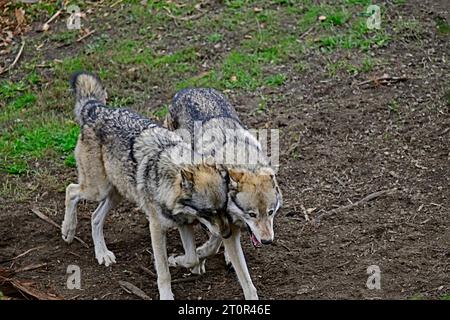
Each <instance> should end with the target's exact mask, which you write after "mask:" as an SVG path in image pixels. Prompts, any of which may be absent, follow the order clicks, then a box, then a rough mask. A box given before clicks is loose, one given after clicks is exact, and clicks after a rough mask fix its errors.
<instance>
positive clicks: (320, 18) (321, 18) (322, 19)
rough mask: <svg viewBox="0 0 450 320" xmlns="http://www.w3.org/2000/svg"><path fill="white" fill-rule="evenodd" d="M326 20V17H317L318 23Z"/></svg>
mask: <svg viewBox="0 0 450 320" xmlns="http://www.w3.org/2000/svg"><path fill="white" fill-rule="evenodd" d="M326 19H327V17H325V16H319V21H325V20H326Z"/></svg>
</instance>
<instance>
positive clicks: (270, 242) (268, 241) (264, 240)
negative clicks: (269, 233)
mask: <svg viewBox="0 0 450 320" xmlns="http://www.w3.org/2000/svg"><path fill="white" fill-rule="evenodd" d="M272 242H273V240H272V239H261V243H262V244H272Z"/></svg>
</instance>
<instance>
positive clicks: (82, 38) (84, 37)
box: [77, 30, 95, 42]
mask: <svg viewBox="0 0 450 320" xmlns="http://www.w3.org/2000/svg"><path fill="white" fill-rule="evenodd" d="M94 32H95V30H92V31H89V32H88V33H86V34H85V35H84V36H82V37H80V38H78V39H77V42H80V41H82V40H84V39H86V38H87V37H89V36H90V35H91V34H93V33H94Z"/></svg>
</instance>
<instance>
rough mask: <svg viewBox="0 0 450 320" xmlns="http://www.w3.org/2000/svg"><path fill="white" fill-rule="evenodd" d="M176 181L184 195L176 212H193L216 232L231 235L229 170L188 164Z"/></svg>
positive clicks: (176, 206) (181, 193) (208, 165)
mask: <svg viewBox="0 0 450 320" xmlns="http://www.w3.org/2000/svg"><path fill="white" fill-rule="evenodd" d="M176 183H177V184H178V187H179V191H180V194H179V197H178V199H177V201H176V205H175V207H174V210H173V213H174V214H180V213H181V214H188V215H192V216H194V217H195V218H196V219H198V220H199V221H200V222H201V223H202V224H203V225H204V226H206V227H207V228H208V230H210V231H211V232H212V233H213V234H215V235H217V236H221V237H223V238H225V239H226V238H228V237H229V236H230V235H231V228H230V220H231V219H230V217H229V214H228V211H227V204H228V172H227V171H226V170H224V169H222V168H221V167H220V166H215V165H211V164H198V165H187V166H183V167H182V169H181V171H180V174H179V176H178V179H177V181H176Z"/></svg>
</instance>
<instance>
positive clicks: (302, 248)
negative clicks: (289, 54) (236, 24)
mask: <svg viewBox="0 0 450 320" xmlns="http://www.w3.org/2000/svg"><path fill="white" fill-rule="evenodd" d="M448 10H449V5H448V3H447V2H446V1H440V2H438V1H436V2H435V1H409V2H408V3H407V4H406V5H404V6H402V12H401V13H399V14H401V15H402V16H408V15H414V16H415V18H416V19H418V20H420V21H421V23H422V26H425V27H423V28H422V29H421V30H418V35H416V36H417V37H419V39H420V41H416V39H414V41H413V40H412V39H408V38H406V37H405V38H404V39H403V41H397V42H393V43H391V44H389V45H388V46H386V47H385V48H382V49H380V50H378V51H377V55H378V56H380V57H382V58H383V59H384V61H385V65H384V66H383V67H382V68H385V70H384V71H383V70H380V69H378V70H377V72H376V73H375V72H374V73H373V74H370V73H369V74H365V75H364V76H360V75H356V76H353V75H348V74H344V73H342V74H338V76H337V77H333V78H330V77H328V76H327V75H326V73H325V72H324V66H323V63H322V62H321V61H319V60H318V59H317V57H316V56H315V55H312V54H311V55H308V56H307V57H306V62H307V63H308V64H309V65H314V69H313V70H311V71H310V72H306V73H298V74H296V72H295V71H294V70H292V69H290V68H289V66H286V71H287V72H288V73H290V75H291V77H290V79H291V80H290V81H288V82H287V83H286V84H285V85H284V86H282V87H280V88H276V89H267V88H266V89H264V91H263V92H258V91H257V92H254V93H252V94H249V93H244V94H242V93H233V92H231V93H228V94H227V95H228V96H229V97H230V99H231V100H232V102H233V103H234V105H235V106H236V108H237V110H238V112H239V114H240V115H241V117H242V120H243V122H245V123H246V124H247V125H248V126H249V127H252V128H263V127H268V128H279V129H280V130H281V135H280V142H281V152H280V169H279V173H278V181H279V184H280V188H281V189H282V191H283V195H284V205H283V208H282V209H281V211H280V213H279V214H278V216H277V217H276V220H275V235H276V241H275V242H274V243H273V245H271V246H266V247H263V248H261V249H254V248H253V247H252V246H251V243H250V240H249V239H248V236H247V234H246V233H243V237H242V245H243V248H244V252H245V255H246V258H247V262H248V266H249V270H250V274H251V276H252V279H253V281H254V284H255V286H256V288H257V289H258V293H259V296H260V298H261V299H410V298H417V299H441V298H442V297H446V296H448V295H450V216H449V210H450V188H449V187H450V174H449V172H450V171H449V170H450V168H449V162H450V131H449V128H450V117H449V112H450V110H449V103H450V102H449V101H448V99H449V98H450V97H448V94H449V91H448V90H449V89H450V88H449V84H450V67H449V63H448V61H449V59H450V57H449V52H450V41H449V38H448V36H442V35H438V34H437V33H436V32H435V28H436V27H435V24H434V17H436V16H439V15H440V16H442V15H445V14H447V16H446V18H447V19H448ZM55 50H56V49H55ZM321 70H322V72H321ZM383 73H386V74H389V75H391V76H396V77H404V79H403V78H402V79H400V80H399V81H390V82H389V83H383V81H378V82H368V83H366V84H364V83H363V84H361V83H362V82H364V81H366V80H367V79H370V78H371V77H379V76H380V75H383ZM261 94H264V96H265V97H266V99H267V104H268V106H269V111H268V112H265V113H255V112H254V110H255V109H256V108H257V105H256V104H257V101H258V100H257V98H258V97H259V96H260V95H261ZM167 98H168V97H167V96H165V95H164V93H161V94H160V96H156V98H155V99H156V101H158V99H160V100H161V101H164V100H167ZM392 101H397V103H398V110H396V111H395V112H394V111H392V110H389V108H388V106H389V105H390V103H391V102H392ZM40 165H41V166H45V167H46V168H48V170H49V171H50V172H51V174H52V175H53V176H54V177H55V180H57V181H64V184H68V183H70V182H74V181H76V170H75V169H68V168H64V167H62V166H60V165H55V163H54V161H50V160H49V161H48V162H42V161H41V163H40ZM0 179H5V176H4V175H2V176H0ZM34 179H35V177H33V176H21V177H20V182H18V183H20V186H22V187H24V188H26V186H27V184H29V183H32V182H33V181H34ZM394 188H395V191H393V192H392V193H390V194H387V195H383V196H380V197H378V198H375V199H373V200H371V201H368V202H367V203H363V204H361V205H358V206H355V207H352V208H351V209H349V210H343V211H340V212H337V213H336V214H332V215H324V216H323V218H322V219H321V220H320V222H318V221H316V222H314V219H317V217H318V216H320V215H321V214H323V213H326V212H329V211H330V210H333V209H335V208H339V207H343V206H346V205H348V204H350V203H354V202H356V201H358V200H360V199H362V198H364V197H366V196H367V195H370V194H372V193H374V192H377V191H382V190H390V189H394ZM32 207H37V208H38V209H39V210H40V211H42V212H43V213H45V214H47V215H48V216H49V217H50V218H51V219H53V220H54V221H56V222H57V223H58V224H59V223H61V222H62V218H63V211H64V191H63V190H59V191H55V190H54V189H52V188H51V186H49V187H48V189H46V188H39V189H37V190H35V191H33V196H32V200H29V199H28V200H26V201H14V199H2V204H1V212H0V235H1V236H0V261H1V260H4V259H7V258H10V257H14V256H17V255H18V254H20V253H22V252H25V251H26V250H28V249H30V248H34V247H40V248H39V249H37V250H35V251H33V252H30V253H29V254H27V255H26V256H24V257H22V258H20V259H16V260H14V261H12V262H11V261H9V262H3V263H0V266H3V267H12V268H18V267H23V266H27V265H30V264H33V263H46V266H45V267H42V268H40V269H36V270H33V271H29V272H26V273H23V274H21V275H20V277H21V278H23V279H29V280H32V281H34V282H35V283H36V285H37V287H38V288H39V289H42V290H44V291H48V292H54V293H56V294H58V295H61V296H62V297H64V298H65V299H137V297H135V296H133V295H130V294H128V293H126V292H125V291H124V290H122V289H121V288H120V285H119V284H118V281H120V280H124V281H128V282H131V283H133V284H134V285H136V286H138V287H139V288H141V289H142V290H143V291H144V292H145V293H146V294H148V295H149V296H150V297H152V298H153V299H157V297H158V291H157V287H156V279H155V277H154V276H152V275H150V274H148V273H145V272H143V271H142V269H141V266H145V267H147V268H149V269H151V270H153V266H152V264H151V263H152V254H151V244H150V235H149V231H148V226H147V223H146V221H145V218H144V215H143V214H142V213H141V212H139V211H138V210H137V209H136V208H135V207H134V206H133V205H132V204H130V203H125V202H124V203H122V205H121V206H120V207H119V208H117V209H116V210H114V212H113V213H112V214H111V215H110V216H109V217H108V218H107V221H106V225H105V238H106V242H107V244H108V247H109V249H110V250H112V251H113V252H114V253H115V255H116V257H117V264H115V265H113V266H112V267H108V268H107V267H105V266H100V265H98V264H97V262H96V260H95V257H94V252H93V247H92V240H91V238H90V212H92V211H93V210H94V209H95V205H94V204H92V203H82V204H81V205H80V206H79V210H78V217H79V224H78V232H77V235H78V236H79V237H80V238H81V239H83V240H84V241H85V242H86V243H87V244H89V246H90V248H89V249H88V248H85V247H84V246H82V245H81V244H80V243H79V242H74V243H72V244H71V245H67V244H66V243H65V242H64V241H63V240H62V239H61V236H60V233H59V231H58V230H57V229H56V228H55V227H53V226H51V225H49V224H48V223H46V222H44V221H42V220H40V219H38V218H37V217H36V216H35V215H34V214H33V213H32V212H31V210H30V209H31V208H32ZM304 209H306V210H307V211H308V212H310V213H309V217H310V219H311V220H313V221H309V222H308V221H306V220H305V218H304ZM313 209H314V210H313ZM168 237H169V240H168V248H169V249H168V250H169V253H172V252H177V253H180V252H181V249H182V248H181V245H180V239H179V235H178V234H177V232H176V231H170V233H169V236H168ZM198 238H199V240H204V239H205V235H204V234H203V233H202V232H201V231H200V230H199V232H198ZM221 253H222V251H221V252H220V254H218V255H217V256H215V257H213V258H212V259H210V260H209V261H207V265H206V268H207V273H206V274H205V275H204V276H202V277H201V278H199V279H197V280H194V281H189V282H179V283H174V284H173V291H174V294H175V297H176V299H236V298H238V299H240V298H242V297H243V294H242V291H241V289H240V286H239V284H238V282H237V279H236V277H235V274H234V273H233V272H232V271H230V270H227V268H226V266H225V263H224V259H223V255H222V254H221ZM71 264H73V265H78V266H79V267H80V268H81V286H82V289H81V290H68V289H67V288H66V281H67V276H68V275H67V274H66V269H67V266H68V265H71ZM371 265H377V266H379V268H380V270H381V290H369V289H368V288H367V287H366V281H367V278H368V274H367V267H369V266H371ZM171 273H172V279H180V278H183V277H186V273H187V270H183V269H171Z"/></svg>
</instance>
